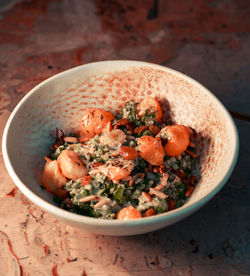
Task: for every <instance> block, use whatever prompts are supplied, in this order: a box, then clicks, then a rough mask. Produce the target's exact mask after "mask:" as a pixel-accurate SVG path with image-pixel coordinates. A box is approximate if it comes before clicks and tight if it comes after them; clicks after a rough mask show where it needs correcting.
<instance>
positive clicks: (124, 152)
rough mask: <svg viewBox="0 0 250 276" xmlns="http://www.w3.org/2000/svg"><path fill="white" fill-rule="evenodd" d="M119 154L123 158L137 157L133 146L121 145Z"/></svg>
mask: <svg viewBox="0 0 250 276" xmlns="http://www.w3.org/2000/svg"><path fill="white" fill-rule="evenodd" d="M120 155H121V157H122V158H123V159H126V160H132V159H136V158H137V157H138V152H137V150H136V149H135V148H133V147H128V146H122V147H121V148H120Z"/></svg>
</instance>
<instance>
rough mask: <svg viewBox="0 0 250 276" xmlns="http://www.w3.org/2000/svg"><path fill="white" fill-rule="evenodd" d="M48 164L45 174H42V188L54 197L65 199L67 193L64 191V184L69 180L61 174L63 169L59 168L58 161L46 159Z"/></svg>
mask: <svg viewBox="0 0 250 276" xmlns="http://www.w3.org/2000/svg"><path fill="white" fill-rule="evenodd" d="M46 160H47V163H46V164H45V167H44V170H43V173H42V181H41V183H42V186H43V187H44V188H45V189H46V190H47V191H48V192H49V193H52V194H53V195H57V196H58V197H60V198H62V199H63V198H64V197H66V195H67V191H66V190H64V184H65V183H66V182H67V179H66V178H65V177H64V175H63V174H62V172H61V169H60V168H59V166H58V162H57V160H54V161H52V160H50V159H48V158H47V159H46Z"/></svg>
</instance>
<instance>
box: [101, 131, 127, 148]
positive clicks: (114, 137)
mask: <svg viewBox="0 0 250 276" xmlns="http://www.w3.org/2000/svg"><path fill="white" fill-rule="evenodd" d="M99 140H100V143H101V144H104V145H108V146H110V147H111V148H117V147H119V146H120V145H121V144H123V143H124V141H125V140H126V134H125V133H124V132H123V131H122V130H121V129H113V130H111V131H110V132H106V133H104V134H103V135H102V136H101V137H100V139H99Z"/></svg>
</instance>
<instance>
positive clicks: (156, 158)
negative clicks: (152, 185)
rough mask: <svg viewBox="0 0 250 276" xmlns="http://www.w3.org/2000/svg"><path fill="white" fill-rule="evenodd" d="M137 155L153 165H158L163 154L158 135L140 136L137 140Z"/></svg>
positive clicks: (161, 160)
mask: <svg viewBox="0 0 250 276" xmlns="http://www.w3.org/2000/svg"><path fill="white" fill-rule="evenodd" d="M137 143H138V149H139V152H140V153H139V155H140V156H141V157H142V158H143V159H145V160H146V161H148V162H149V163H150V164H151V165H153V166H160V165H161V164H162V162H163V158H164V155H165V152H164V148H163V146H162V144H161V140H160V138H158V137H152V136H146V135H145V136H142V137H141V138H139V139H138V140H137Z"/></svg>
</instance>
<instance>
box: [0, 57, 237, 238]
mask: <svg viewBox="0 0 250 276" xmlns="http://www.w3.org/2000/svg"><path fill="white" fill-rule="evenodd" d="M146 95H151V96H155V97H157V99H160V101H161V103H162V107H163V110H164V111H165V114H167V115H169V114H171V115H172V117H173V119H174V121H175V122H176V123H178V124H184V125H188V126H190V127H192V128H194V129H195V130H197V131H198V132H199V133H200V134H201V136H202V138H201V140H200V144H199V147H198V150H199V152H200V154H199V155H200V158H199V166H198V167H197V172H199V174H200V181H199V183H198V185H197V186H196V188H195V191H194V192H193V194H192V196H191V197H190V198H189V200H188V201H187V202H186V204H185V205H184V206H183V207H181V208H178V209H176V210H173V211H170V212H167V213H164V214H161V215H156V216H152V217H148V218H142V219H137V220H130V221H118V220H103V219H96V218H90V217H85V216H81V215H77V214H73V213H70V212H68V211H65V210H63V209H60V208H59V207H57V206H56V205H55V204H54V203H53V200H52V196H51V195H50V194H49V193H47V192H46V191H44V190H42V189H41V188H40V180H39V174H41V171H42V168H43V165H44V160H43V156H45V155H47V153H48V146H50V145H51V144H52V143H53V141H54V138H53V137H52V135H51V133H54V132H55V128H56V127H58V128H60V129H62V130H63V131H64V132H65V133H67V132H70V131H74V130H76V129H77V128H78V126H79V122H80V118H81V114H82V113H83V111H84V110H85V109H86V108H87V107H102V108H104V109H106V110H110V111H112V112H116V111H117V110H119V107H120V106H121V105H122V104H123V103H124V102H125V101H126V100H129V99H134V100H137V101H139V100H140V99H142V98H143V97H144V96H146ZM167 115H166V116H167ZM2 148H3V157H4V161H5V164H6V167H7V170H8V172H9V174H10V176H11V178H12V179H13V181H14V182H15V184H16V185H17V187H18V188H19V189H20V190H21V191H22V192H23V193H24V194H25V196H26V197H27V198H28V199H30V200H31V201H32V202H33V203H34V204H36V205H38V206H39V207H41V208H42V209H44V210H45V211H47V212H48V213H50V214H52V215H53V216H55V217H57V218H58V219H59V220H61V221H63V222H64V223H66V224H70V225H72V226H75V227H78V228H82V229H84V230H86V231H89V232H93V233H99V234H104V235H135V234H141V233H146V232H150V231H153V230H157V229H160V228H162V227H165V226H167V225H170V224H173V223H175V222H177V221H179V220H181V219H183V218H185V217H187V216H188V215H190V214H192V213H193V212H195V211H196V210H197V209H199V208H200V207H202V206H203V205H204V204H205V203H206V202H208V201H209V200H210V199H211V198H212V197H213V196H214V195H215V194H216V193H217V192H218V191H219V190H220V189H221V188H222V187H223V185H224V184H225V183H226V181H227V180H228V178H229V176H230V175H231V172H232V170H233V168H234V166H235V163H236V160H237V156H238V135H237V130H236V127H235V124H234V122H233V120H232V118H231V116H230V115H229V113H228V112H227V110H226V109H225V108H224V106H223V105H222V104H221V103H220V101H219V100H218V99H217V98H216V97H215V96H214V95H213V94H212V93H211V92H209V91H208V90H207V89H206V88H205V87H203V86H202V85H201V84H199V83H198V82H196V81H194V80H193V79H191V78H190V77H187V76H185V75H184V74H181V73H179V72H177V71H174V70H171V69H169V68H166V67H163V66H159V65H155V64H151V63H146V62H138V61H103V62H96V63H91V64H86V65H83V66H79V67H76V68H73V69H70V70H68V71H65V72H62V73H60V74H58V75H55V76H53V77H51V78H49V79H48V80H45V81H44V82H42V83H41V84H39V85H38V86H36V87H35V88H34V89H32V90H31V91H30V92H29V93H28V94H27V95H26V96H25V97H24V98H23V99H22V100H21V101H20V103H19V104H18V105H17V106H16V108H15V109H14V111H13V113H12V114H11V116H10V118H9V120H8V122H7V124H6V127H5V130H4V134H3V144H2Z"/></svg>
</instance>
